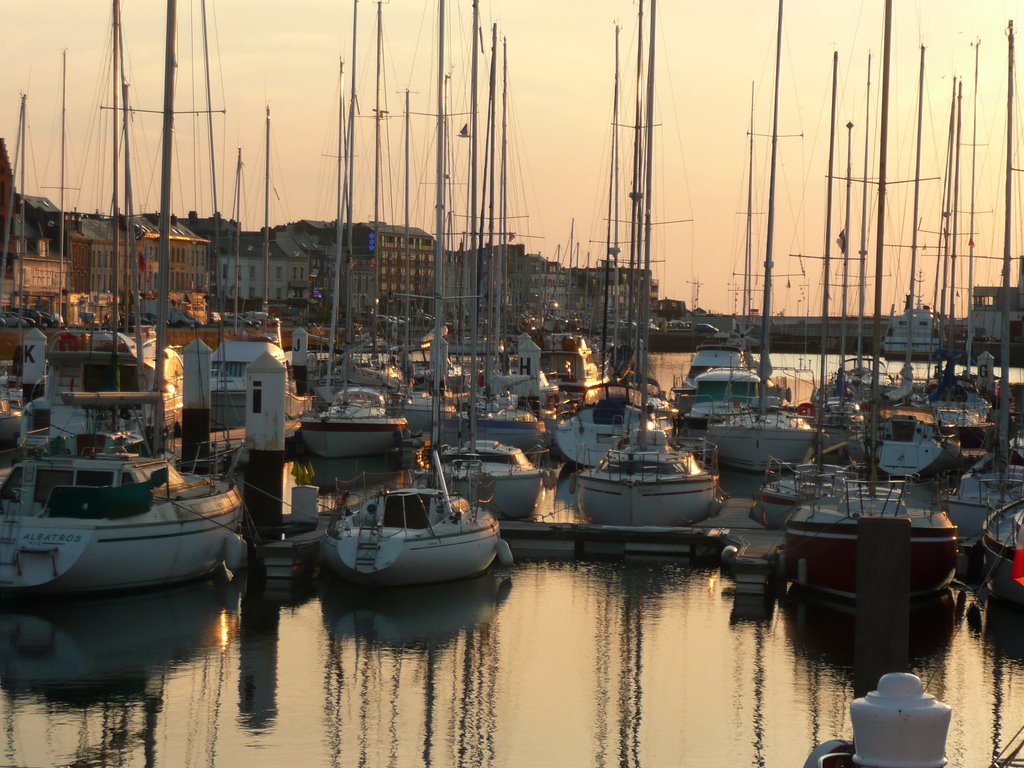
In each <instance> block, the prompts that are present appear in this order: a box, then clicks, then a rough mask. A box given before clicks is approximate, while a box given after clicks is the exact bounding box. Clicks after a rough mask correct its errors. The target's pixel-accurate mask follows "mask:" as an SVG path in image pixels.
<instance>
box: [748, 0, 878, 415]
mask: <svg viewBox="0 0 1024 768" xmlns="http://www.w3.org/2000/svg"><path fill="white" fill-rule="evenodd" d="M887 1H890V2H891V0H887ZM782 4H783V0H779V22H778V32H777V35H776V41H775V89H774V95H773V97H772V98H773V102H772V155H771V165H770V170H769V173H768V224H767V229H768V234H767V243H766V245H765V254H764V299H763V306H762V307H761V358H760V360H759V361H758V366H757V368H758V370H757V373H758V375H759V376H760V377H761V381H760V383H759V384H758V406H757V408H758V411H759V412H760V413H762V414H763V413H765V411H766V410H767V409H768V377H769V376H771V375H772V363H771V355H770V354H769V351H768V326H769V325H770V324H771V317H772V249H773V248H774V245H775V243H774V240H775V174H776V165H777V159H776V155H777V154H778V148H779V75H780V71H781V67H782Z"/></svg>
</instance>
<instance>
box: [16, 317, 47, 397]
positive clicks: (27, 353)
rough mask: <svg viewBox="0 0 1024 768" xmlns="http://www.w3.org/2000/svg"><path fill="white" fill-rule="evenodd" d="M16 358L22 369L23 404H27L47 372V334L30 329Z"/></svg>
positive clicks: (36, 329) (17, 351)
mask: <svg viewBox="0 0 1024 768" xmlns="http://www.w3.org/2000/svg"><path fill="white" fill-rule="evenodd" d="M14 358H15V362H16V363H18V364H19V365H20V367H21V393H22V402H25V403H27V402H29V401H30V400H31V399H32V395H33V392H34V390H35V388H36V384H38V383H39V382H40V381H42V380H43V375H44V373H45V371H46V334H44V333H43V332H42V331H40V330H39V329H38V328H29V330H28V331H27V332H26V333H25V337H24V339H23V340H22V344H21V346H20V347H18V349H17V350H15V353H14Z"/></svg>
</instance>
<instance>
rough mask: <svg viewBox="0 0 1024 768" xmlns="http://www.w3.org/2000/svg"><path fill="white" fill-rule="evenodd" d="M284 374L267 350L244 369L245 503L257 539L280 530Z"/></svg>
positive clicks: (282, 472)
mask: <svg viewBox="0 0 1024 768" xmlns="http://www.w3.org/2000/svg"><path fill="white" fill-rule="evenodd" d="M286 377H287V371H286V370H285V367H284V366H283V365H281V363H279V362H278V361H277V360H275V359H274V357H273V356H272V355H270V353H268V352H264V353H263V354H262V355H260V356H259V357H257V358H256V359H255V360H253V361H252V362H251V363H249V365H248V367H247V368H246V371H245V447H246V449H247V450H248V453H249V463H248V465H247V466H246V468H245V506H246V509H248V510H249V515H250V516H251V518H252V520H253V523H254V524H255V526H256V530H257V531H259V534H260V539H261V540H266V539H268V538H271V537H273V535H274V533H275V532H280V530H281V526H282V523H283V519H282V517H283V516H282V512H281V499H282V498H283V497H284V422H285V381H286Z"/></svg>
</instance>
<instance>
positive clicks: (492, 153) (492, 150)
mask: <svg viewBox="0 0 1024 768" xmlns="http://www.w3.org/2000/svg"><path fill="white" fill-rule="evenodd" d="M497 67H498V25H497V24H493V25H492V26H491V82H490V88H489V96H488V99H489V102H490V106H489V109H488V113H487V118H488V122H487V163H486V165H487V175H488V177H489V178H490V187H489V188H488V189H487V355H486V356H485V357H484V371H485V373H484V382H485V384H486V385H490V382H491V374H492V372H493V370H494V365H493V362H492V361H493V360H494V356H495V354H497V340H496V339H495V334H496V333H497V329H496V328H495V327H494V298H495V296H494V294H495V289H496V287H497V282H498V276H497V275H496V274H495V271H494V260H495V255H494V254H495V248H494V238H495V232H494V188H495V186H497V169H496V168H495V164H496V162H497V159H496V154H497V147H496V146H495V145H496V142H497V122H498V102H497V90H498V84H497V77H498V69H497ZM473 375H474V376H476V371H473Z"/></svg>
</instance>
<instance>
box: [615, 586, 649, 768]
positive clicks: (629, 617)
mask: <svg viewBox="0 0 1024 768" xmlns="http://www.w3.org/2000/svg"><path fill="white" fill-rule="evenodd" d="M643 609H644V599H643V595H640V594H635V593H634V592H631V591H629V592H627V593H626V596H625V600H624V601H623V603H622V618H623V621H622V628H621V629H622V637H623V643H622V645H621V647H620V648H619V651H620V653H621V654H622V666H621V668H620V670H619V765H623V766H624V765H640V722H641V716H642V714H643V686H642V684H641V677H642V675H643V663H642V660H643V639H644V633H643V613H644V610H643Z"/></svg>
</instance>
